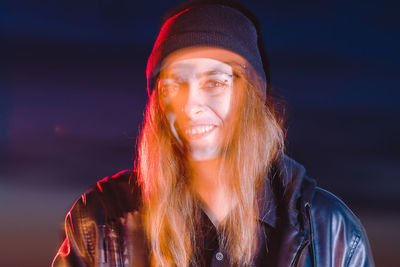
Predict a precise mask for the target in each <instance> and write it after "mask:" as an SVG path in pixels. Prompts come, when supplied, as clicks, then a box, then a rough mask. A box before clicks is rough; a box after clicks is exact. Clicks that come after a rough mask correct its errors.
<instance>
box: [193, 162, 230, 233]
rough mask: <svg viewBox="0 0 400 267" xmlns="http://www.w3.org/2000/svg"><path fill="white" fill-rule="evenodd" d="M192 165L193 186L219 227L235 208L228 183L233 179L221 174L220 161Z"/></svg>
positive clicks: (205, 208)
mask: <svg viewBox="0 0 400 267" xmlns="http://www.w3.org/2000/svg"><path fill="white" fill-rule="evenodd" d="M190 165H191V169H192V173H191V186H192V188H193V190H194V192H196V193H197V195H198V196H199V197H200V200H201V201H202V204H203V209H204V211H205V212H206V214H207V215H208V216H209V217H210V219H211V221H212V222H213V223H214V225H216V226H218V225H219V224H220V223H222V222H223V221H224V219H225V217H226V216H227V215H228V213H229V212H230V211H231V209H232V208H233V206H234V201H233V198H232V193H231V192H230V190H229V187H228V181H229V179H231V178H232V177H228V176H227V175H225V174H224V172H220V166H221V160H220V159H213V160H207V161H193V162H191V163H190Z"/></svg>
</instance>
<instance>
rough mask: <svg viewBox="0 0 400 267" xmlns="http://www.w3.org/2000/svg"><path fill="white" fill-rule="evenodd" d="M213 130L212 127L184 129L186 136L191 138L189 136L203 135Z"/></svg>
mask: <svg viewBox="0 0 400 267" xmlns="http://www.w3.org/2000/svg"><path fill="white" fill-rule="evenodd" d="M213 128H214V126H213V125H207V126H205V125H204V126H195V127H191V128H188V129H186V131H185V132H186V135H188V136H191V135H195V134H203V133H207V132H209V131H211V130H212V129H213Z"/></svg>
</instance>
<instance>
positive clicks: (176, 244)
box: [136, 74, 284, 266]
mask: <svg viewBox="0 0 400 267" xmlns="http://www.w3.org/2000/svg"><path fill="white" fill-rule="evenodd" d="M238 83H241V84H242V86H237V84H238ZM234 86H235V90H234V92H235V93H234V98H233V99H234V100H233V101H234V102H235V105H236V106H237V107H238V108H237V109H236V110H237V115H236V120H235V123H234V127H231V132H230V133H229V134H228V136H229V139H231V140H230V141H229V142H226V145H225V146H224V147H223V148H222V164H221V169H223V171H224V173H228V175H229V177H230V179H229V183H228V185H227V186H228V188H229V190H230V192H232V194H233V196H234V197H235V199H237V205H236V206H235V207H234V208H233V209H232V211H231V212H230V213H229V215H228V217H227V219H226V221H225V223H224V225H223V226H221V228H220V229H218V230H219V231H220V237H221V238H220V240H219V242H220V246H222V247H223V249H224V250H225V251H227V252H228V254H229V258H230V260H231V264H233V265H249V264H250V263H251V261H252V258H253V256H254V253H255V249H256V247H257V243H256V242H257V238H256V237H257V231H258V230H257V217H258V215H259V208H258V203H257V192H258V191H259V189H260V187H261V185H262V181H263V179H264V177H265V173H267V172H268V171H269V169H270V167H271V165H272V163H273V161H274V160H275V159H276V158H277V157H279V155H280V154H281V153H283V148H284V134H283V131H282V128H281V126H280V123H279V122H280V118H279V116H278V115H277V113H276V112H275V109H274V106H273V101H271V99H267V101H266V102H264V101H263V100H262V98H261V97H260V95H259V94H258V93H257V89H256V88H254V87H255V86H257V84H255V83H252V82H251V81H250V80H249V79H248V78H247V77H246V75H241V74H239V75H238V76H237V77H236V78H235V85H234ZM258 86H260V85H258ZM136 170H137V173H138V181H139V184H140V186H141V190H142V197H143V210H142V215H143V225H144V229H145V232H146V236H147V238H148V242H149V246H150V254H151V255H150V257H151V264H152V266H188V265H189V263H191V264H193V265H196V259H195V255H196V249H197V248H196V234H195V233H196V229H200V228H199V227H200V226H199V225H198V224H199V220H197V219H196V218H198V214H199V205H198V201H197V198H196V196H195V194H194V192H193V189H191V187H190V185H189V182H190V167H189V163H188V160H187V156H186V154H185V151H184V150H182V149H181V147H180V145H179V143H178V142H177V140H176V139H175V137H174V136H173V134H172V132H171V130H170V127H169V124H168V121H167V119H166V117H165V115H164V113H163V111H162V108H161V105H160V98H159V95H158V90H157V88H155V89H154V90H153V92H152V94H151V95H150V99H149V102H148V104H147V107H146V112H145V115H144V122H143V126H142V129H141V133H140V136H139V139H138V154H137V158H136Z"/></svg>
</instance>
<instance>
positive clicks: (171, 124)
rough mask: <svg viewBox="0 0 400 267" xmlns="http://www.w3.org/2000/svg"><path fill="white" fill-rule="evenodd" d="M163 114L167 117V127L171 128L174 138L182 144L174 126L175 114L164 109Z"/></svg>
mask: <svg viewBox="0 0 400 267" xmlns="http://www.w3.org/2000/svg"><path fill="white" fill-rule="evenodd" d="M165 116H166V118H167V121H168V124H169V128H170V129H171V132H172V134H173V135H174V136H175V138H176V139H177V140H178V142H179V143H180V144H181V145H182V144H183V143H182V140H181V139H180V138H179V135H178V132H177V130H176V128H175V122H176V114H175V113H173V112H169V111H166V112H165Z"/></svg>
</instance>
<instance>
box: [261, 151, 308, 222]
mask: <svg viewBox="0 0 400 267" xmlns="http://www.w3.org/2000/svg"><path fill="white" fill-rule="evenodd" d="M305 173H306V171H305V168H304V167H303V166H302V165H301V164H299V163H297V162H296V161H295V160H293V159H291V158H289V157H288V156H286V155H283V156H282V157H281V158H280V159H279V160H277V161H276V163H275V164H274V165H273V166H272V168H271V170H270V171H269V172H268V173H266V175H265V177H264V182H263V185H262V187H261V192H260V193H259V202H258V204H259V210H260V213H259V218H258V219H259V220H261V221H262V222H264V223H266V224H268V225H270V226H271V227H273V228H276V224H277V218H278V213H279V211H284V212H285V215H284V216H285V217H286V216H287V219H288V221H289V224H290V225H292V226H295V225H297V224H298V215H299V209H298V206H297V202H298V200H299V198H300V197H301V198H303V199H310V198H311V197H312V193H313V188H314V186H315V182H311V185H312V186H311V187H309V188H308V189H307V190H304V185H303V184H307V183H304V182H305V181H306V180H307V181H310V180H311V179H310V178H308V177H306V175H305ZM304 194H307V195H304ZM279 217H280V215H279Z"/></svg>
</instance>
